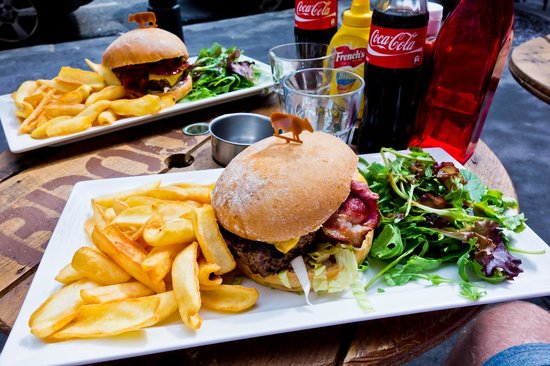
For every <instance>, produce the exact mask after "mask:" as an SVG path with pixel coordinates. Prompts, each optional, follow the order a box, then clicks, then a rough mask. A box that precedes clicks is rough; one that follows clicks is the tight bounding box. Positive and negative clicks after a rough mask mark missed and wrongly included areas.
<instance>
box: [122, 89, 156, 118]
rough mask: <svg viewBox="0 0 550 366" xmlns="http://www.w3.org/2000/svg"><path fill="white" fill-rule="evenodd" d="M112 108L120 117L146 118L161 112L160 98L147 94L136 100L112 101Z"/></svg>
mask: <svg viewBox="0 0 550 366" xmlns="http://www.w3.org/2000/svg"><path fill="white" fill-rule="evenodd" d="M111 108H112V110H113V112H114V113H116V114H118V115H120V116H145V115H147V114H152V113H157V112H158V111H160V108H161V105H160V97H159V96H158V95H152V94H146V95H144V96H142V97H141V98H136V99H118V100H114V101H112V103H111Z"/></svg>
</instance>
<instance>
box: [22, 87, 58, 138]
mask: <svg viewBox="0 0 550 366" xmlns="http://www.w3.org/2000/svg"><path fill="white" fill-rule="evenodd" d="M54 93H55V91H54V90H50V91H48V92H47V93H46V95H45V96H44V98H42V100H41V101H40V103H39V104H38V106H36V108H35V109H34V110H33V111H32V112H31V114H29V116H28V117H27V118H25V120H24V121H23V122H22V123H21V125H20V126H19V132H21V133H30V132H31V131H32V130H34V128H35V127H36V123H37V121H38V118H39V117H40V115H41V114H42V113H43V112H44V109H45V108H46V105H47V104H48V103H49V102H50V100H52V98H53V95H54Z"/></svg>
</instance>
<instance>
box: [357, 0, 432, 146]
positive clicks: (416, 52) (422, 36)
mask: <svg viewBox="0 0 550 366" xmlns="http://www.w3.org/2000/svg"><path fill="white" fill-rule="evenodd" d="M427 26H428V11H427V6H426V0H378V2H377V3H376V4H375V6H374V10H373V14H372V25H371V29H370V39H369V45H368V48H367V64H366V71H365V81H366V83H367V84H366V89H365V90H366V100H365V104H366V106H365V110H366V116H365V118H364V119H363V121H361V125H360V127H359V138H358V141H357V149H358V151H359V152H360V153H368V152H378V151H380V148H382V147H393V148H395V149H404V148H407V146H408V142H409V140H410V138H411V135H412V132H413V128H414V123H415V118H416V111H417V106H418V100H419V98H418V95H419V93H418V92H419V87H420V76H421V66H422V57H423V48H424V44H425V41H426V32H427Z"/></svg>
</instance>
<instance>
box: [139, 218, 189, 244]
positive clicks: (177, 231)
mask: <svg viewBox="0 0 550 366" xmlns="http://www.w3.org/2000/svg"><path fill="white" fill-rule="evenodd" d="M143 240H145V242H146V243H147V244H149V245H151V246H162V245H174V244H182V243H191V242H192V241H193V240H195V231H194V230H193V224H192V222H191V221H190V220H187V219H173V220H169V221H168V220H165V219H164V217H163V216H162V215H160V214H159V213H155V214H154V215H153V216H152V217H151V218H150V219H149V221H147V223H146V224H145V226H144V228H143Z"/></svg>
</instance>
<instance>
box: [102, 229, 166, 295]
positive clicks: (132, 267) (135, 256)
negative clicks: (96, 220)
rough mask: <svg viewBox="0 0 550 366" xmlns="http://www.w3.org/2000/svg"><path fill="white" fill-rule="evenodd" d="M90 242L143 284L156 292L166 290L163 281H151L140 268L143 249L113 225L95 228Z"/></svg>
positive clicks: (143, 257) (143, 253)
mask: <svg viewBox="0 0 550 366" xmlns="http://www.w3.org/2000/svg"><path fill="white" fill-rule="evenodd" d="M92 242H93V243H94V244H95V246H96V247H97V248H98V249H99V250H100V251H101V252H103V254H105V255H107V256H108V257H109V258H111V259H112V260H113V261H115V262H116V263H117V264H118V265H119V266H120V267H122V268H123V269H124V270H125V271H126V272H128V273H129V274H130V275H131V276H132V277H134V278H135V279H136V280H138V281H139V282H141V283H143V284H144V285H145V286H147V287H149V288H150V289H152V290H153V291H155V292H157V293H159V292H164V291H166V284H165V283H164V281H153V280H152V279H151V278H150V277H149V275H148V274H147V272H145V271H144V270H143V269H142V268H141V263H142V262H143V260H144V259H145V257H146V256H147V253H146V252H145V250H144V249H143V248H142V247H141V246H140V245H139V244H138V243H136V242H134V241H132V240H131V239H130V238H129V237H128V236H127V235H125V234H124V233H122V232H121V231H120V230H118V228H117V227H116V226H115V225H109V226H107V227H106V228H105V229H103V230H101V231H100V230H98V229H97V228H95V229H94V231H93V232H92Z"/></svg>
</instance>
